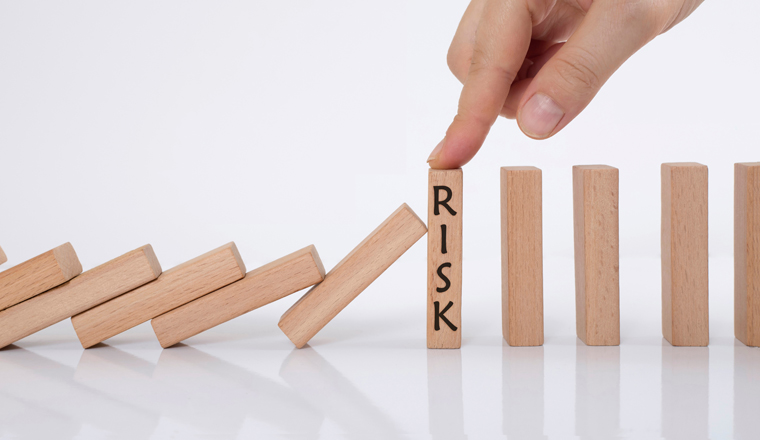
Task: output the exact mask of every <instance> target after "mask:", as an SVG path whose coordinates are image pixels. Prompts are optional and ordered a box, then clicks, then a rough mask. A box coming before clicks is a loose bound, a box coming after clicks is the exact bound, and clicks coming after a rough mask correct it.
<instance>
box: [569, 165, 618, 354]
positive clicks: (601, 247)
mask: <svg viewBox="0 0 760 440" xmlns="http://www.w3.org/2000/svg"><path fill="white" fill-rule="evenodd" d="M573 213H574V215H573V218H574V223H575V320H576V332H577V334H578V338H580V340H581V341H583V342H584V343H585V344H586V345H620V276H619V270H620V264H619V251H618V249H619V247H618V169H617V168H613V167H610V166H607V165H579V166H574V167H573Z"/></svg>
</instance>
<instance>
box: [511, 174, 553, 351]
mask: <svg viewBox="0 0 760 440" xmlns="http://www.w3.org/2000/svg"><path fill="white" fill-rule="evenodd" d="M541 217H542V214H541V170H540V169H538V168H536V167H502V169H501V277H502V284H501V285H502V288H501V300H502V333H503V335H504V339H505V340H506V341H507V343H508V344H509V345H512V346H537V345H543V343H544V302H543V295H544V293H543V292H544V281H543V239H542V224H541V220H542V219H541Z"/></svg>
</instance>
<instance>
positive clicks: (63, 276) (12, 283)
mask: <svg viewBox="0 0 760 440" xmlns="http://www.w3.org/2000/svg"><path fill="white" fill-rule="evenodd" d="M80 273H82V265H81V264H80V263H79V258H77V254H76V252H74V247H73V246H71V243H65V244H62V245H60V246H58V247H57V248H55V249H52V250H49V251H47V252H45V253H44V254H42V255H38V256H36V257H34V258H32V259H31V260H27V261H25V262H23V263H21V264H19V265H18V266H14V267H11V268H10V269H8V270H6V271H5V272H0V310H2V309H6V308H8V307H10V306H12V305H15V304H18V303H20V302H21V301H24V300H27V299H29V298H31V297H33V296H35V295H39V294H40V293H42V292H45V291H47V290H50V289H52V288H53V287H55V286H59V285H61V284H63V283H65V282H66V281H68V280H70V279H72V278H74V277H75V276H77V275H79V274H80Z"/></svg>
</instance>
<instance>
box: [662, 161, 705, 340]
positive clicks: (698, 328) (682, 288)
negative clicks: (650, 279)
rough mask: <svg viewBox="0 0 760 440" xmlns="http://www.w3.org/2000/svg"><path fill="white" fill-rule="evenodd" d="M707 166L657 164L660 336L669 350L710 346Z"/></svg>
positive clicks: (695, 164) (696, 164)
mask: <svg viewBox="0 0 760 440" xmlns="http://www.w3.org/2000/svg"><path fill="white" fill-rule="evenodd" d="M707 269H708V264H707V167H706V166H704V165H701V164H698V163H664V164H662V334H663V336H664V337H665V339H667V340H668V342H670V343H671V344H672V345H678V346H706V345H707V344H708V343H709V340H710V336H709V327H708V303H707V295H708V286H707Z"/></svg>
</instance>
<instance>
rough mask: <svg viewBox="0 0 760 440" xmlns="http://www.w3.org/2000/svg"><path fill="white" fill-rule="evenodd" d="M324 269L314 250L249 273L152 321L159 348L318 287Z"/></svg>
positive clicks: (277, 261) (309, 249) (309, 247)
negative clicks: (311, 287)
mask: <svg viewBox="0 0 760 440" xmlns="http://www.w3.org/2000/svg"><path fill="white" fill-rule="evenodd" d="M324 277H325V269H324V267H323V266H322V261H321V260H320V259H319V254H317V249H316V248H315V247H314V246H308V247H305V248H303V249H301V250H299V251H296V252H293V253H292V254H290V255H287V256H285V257H283V258H280V259H279V260H276V261H273V262H271V263H269V264H267V265H264V266H261V267H260V268H258V269H255V270H252V271H250V272H248V273H247V274H246V275H245V278H243V279H242V280H240V281H236V282H234V283H232V284H230V285H229V286H226V287H223V288H221V289H219V290H217V291H214V292H211V293H209V294H208V295H204V296H202V297H200V298H198V299H196V300H193V301H191V302H189V303H187V304H185V305H183V306H180V307H177V308H176V309H174V310H171V311H169V312H167V313H164V314H163V315H160V316H157V317H155V318H153V321H151V324H152V325H153V330H154V331H155V332H156V336H158V341H159V342H160V343H161V346H162V347H164V348H166V347H170V346H172V345H174V344H176V343H178V342H180V341H183V340H185V339H187V338H189V337H191V336H195V335H197V334H198V333H201V332H203V331H206V330H208V329H210V328H212V327H215V326H217V325H219V324H222V323H224V322H227V321H229V320H230V319H233V318H237V317H238V316H240V315H243V314H245V313H248V312H250V311H251V310H254V309H257V308H259V307H261V306H264V305H266V304H269V303H271V302H272V301H276V300H278V299H280V298H283V297H286V296H288V295H290V294H291V293H295V292H298V291H299V290H301V289H305V288H307V287H309V286H313V285H314V284H317V283H319V282H320V281H322V280H323V279H324Z"/></svg>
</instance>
